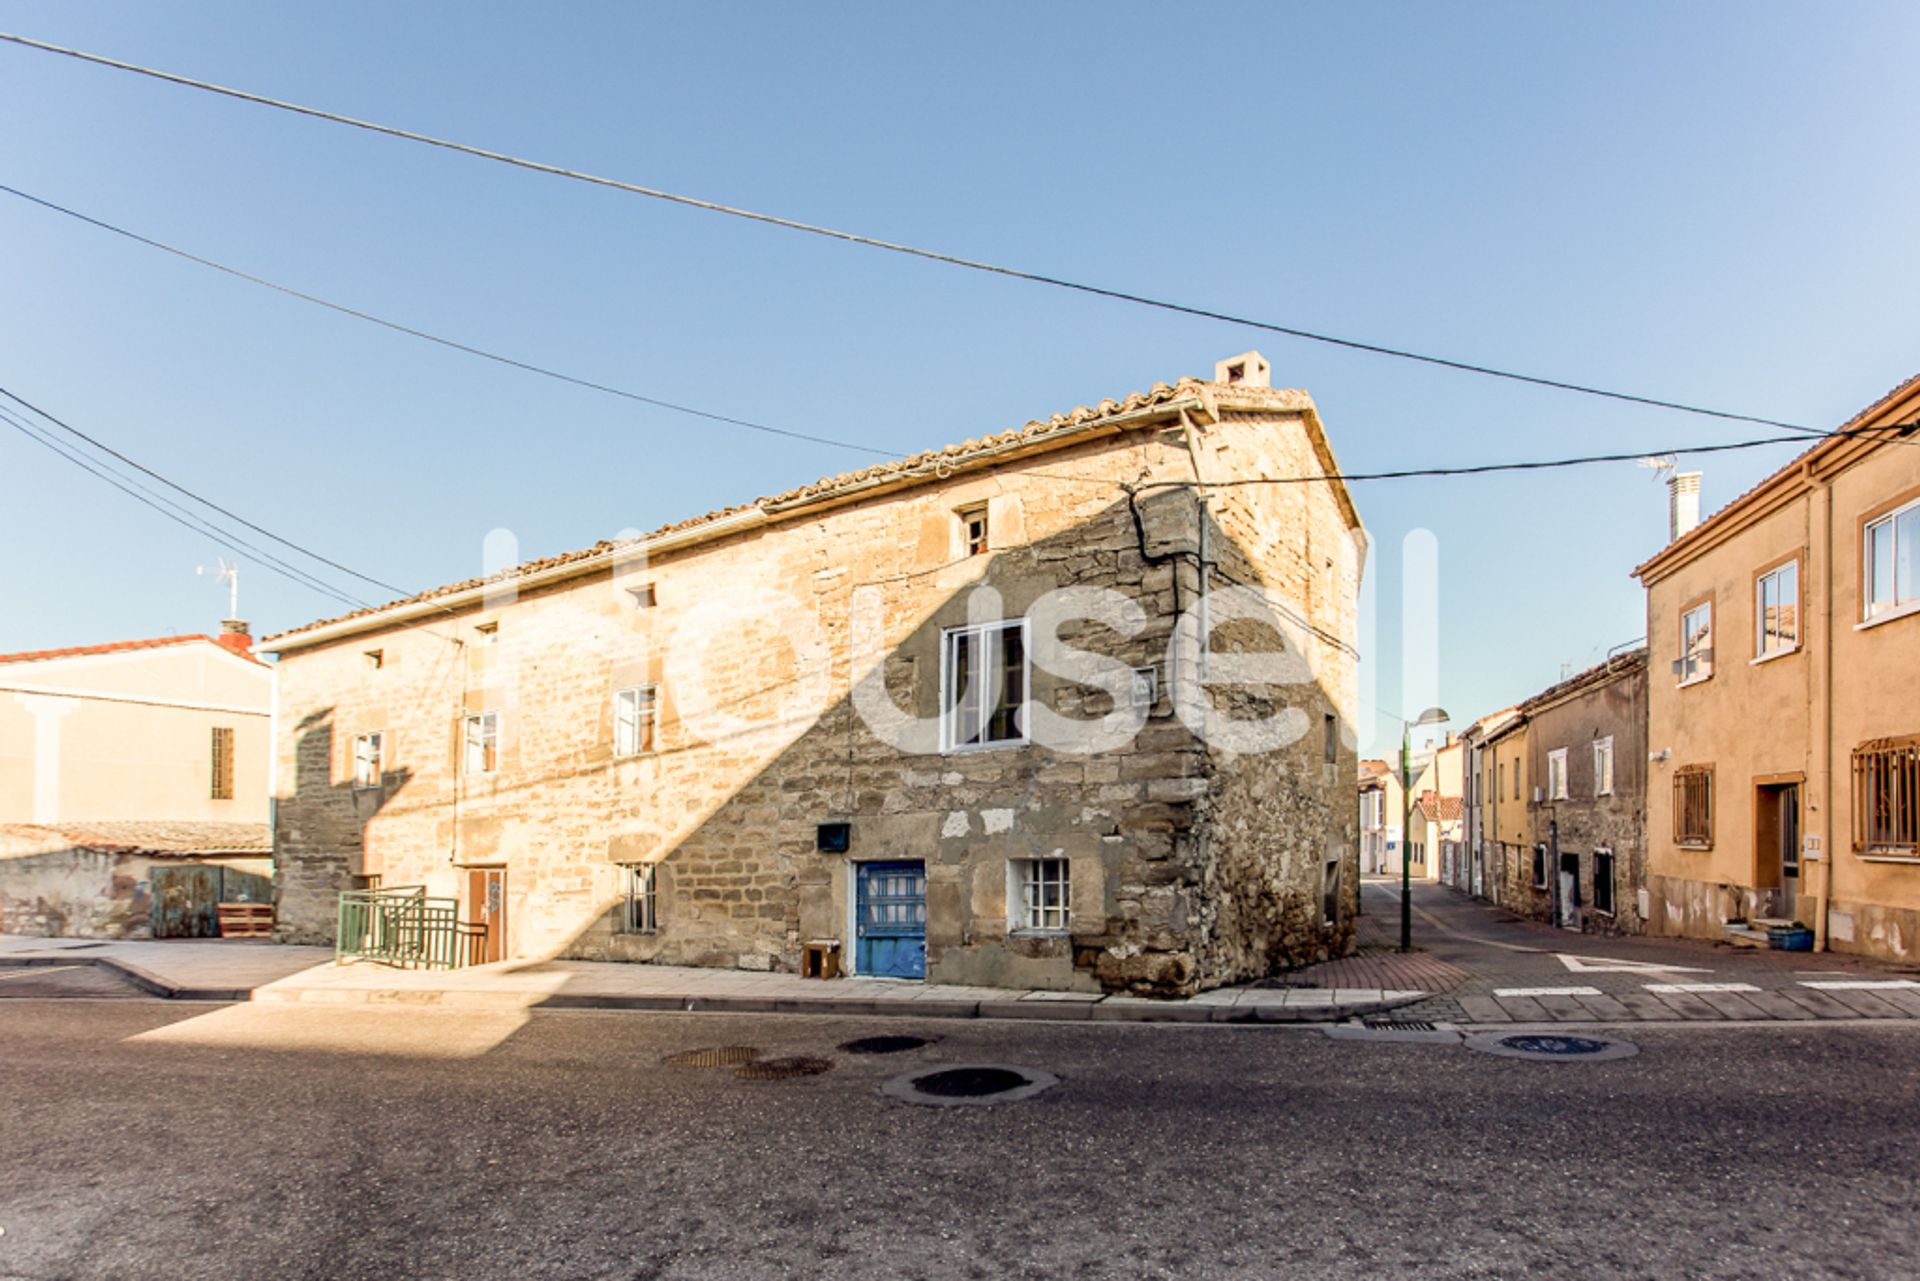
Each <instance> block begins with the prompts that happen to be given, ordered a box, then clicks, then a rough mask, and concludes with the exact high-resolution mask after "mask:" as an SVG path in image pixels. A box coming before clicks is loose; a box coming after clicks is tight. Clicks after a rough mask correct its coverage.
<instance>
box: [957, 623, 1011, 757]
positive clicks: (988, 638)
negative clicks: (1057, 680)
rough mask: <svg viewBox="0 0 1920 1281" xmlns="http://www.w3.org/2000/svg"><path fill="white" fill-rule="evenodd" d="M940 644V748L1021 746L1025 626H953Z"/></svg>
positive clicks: (997, 624)
mask: <svg viewBox="0 0 1920 1281" xmlns="http://www.w3.org/2000/svg"><path fill="white" fill-rule="evenodd" d="M942 641H943V643H944V645H945V653H944V654H943V655H942V660H943V661H942V666H943V668H944V669H945V671H944V677H945V679H944V680H943V681H942V684H943V686H944V688H943V690H942V691H941V692H942V697H941V704H940V728H941V738H942V743H943V746H944V747H945V749H946V750H948V751H953V750H956V749H965V748H971V747H1003V746H1010V745H1015V744H1019V743H1024V742H1026V741H1027V730H1026V719H1027V717H1026V711H1027V680H1028V671H1027V625H1026V621H1025V620H1024V619H1014V620H1013V621H1011V622H1004V623H983V624H980V625H978V626H974V627H957V628H954V629H953V630H952V631H949V632H947V633H946V634H945V636H944V637H943V638H942Z"/></svg>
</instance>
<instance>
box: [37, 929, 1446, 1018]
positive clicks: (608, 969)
mask: <svg viewBox="0 0 1920 1281" xmlns="http://www.w3.org/2000/svg"><path fill="white" fill-rule="evenodd" d="M76 962H90V963H94V964H101V965H105V966H109V967H111V968H113V969H115V970H119V971H121V972H122V973H125V974H127V975H128V976H129V977H130V978H132V979H133V980H134V982H136V983H138V984H139V985H140V986H141V987H143V988H145V989H146V990H147V991H149V992H152V993H153V994H155V995H157V996H166V997H172V998H174V999H179V1000H219V1001H238V1000H248V999H251V1000H253V1001H259V1002H279V1003H288V1002H301V1003H311V1004H315V1005H383V1006H388V1007H396V1008H435V1009H447V1010H502V1009H528V1008H544V1009H600V1010H656V1011H658V1010H683V1011H707V1012H717V1011H727V1012H733V1013H762V1014H766V1013H772V1014H835V1015H861V1016H866V1015H885V1014H899V1015H908V1016H912V1017H916V1018H1016V1019H1047V1020H1073V1021H1090V1022H1128V1023H1307V1022H1312V1023H1323V1022H1334V1021H1338V1020H1342V1019H1353V1018H1358V1017H1361V1016H1363V1015H1369V1014H1378V1013H1382V1012H1384V1011H1386V1010H1390V1009H1394V1008H1396V1007H1399V1006H1403V1005H1407V1004H1410V1003H1412V1002H1415V1001H1420V1000H1423V999H1425V998H1426V997H1427V996H1428V995H1429V992H1428V991H1427V990H1425V989H1411V988H1382V987H1379V986H1354V987H1325V986H1323V987H1292V988H1262V987H1254V986H1241V987H1232V988H1220V989H1217V990H1215V991H1211V992H1206V993H1203V994H1202V995H1200V996H1197V997H1193V998H1192V999H1190V1000H1178V1001H1161V1000H1151V999H1148V998H1145V997H1132V996H1102V995H1101V994H1099V993H1095V992H1041V991H1026V990H1020V989H1008V988H990V987H958V986H949V985H944V984H928V983H914V982H901V981H896V980H888V979H835V980H831V981H826V982H822V981H820V980H818V979H802V978H799V977H796V976H794V975H791V974H762V973H754V972H750V971H745V970H718V969H699V968H693V967H688V966H674V965H633V964H623V963H620V962H609V961H501V962H496V963H495V964H492V965H479V966H474V967H471V968H469V969H463V970H395V969H388V968H385V967H382V966H379V965H373V964H369V963H364V962H363V963H356V964H352V965H344V966H337V965H334V964H333V963H332V962H333V953H332V951H331V950H329V949H327V948H316V947H284V946H279V945H275V944H267V943H252V942H240V941H233V942H188V941H177V942H176V941H153V942H123V943H91V942H87V941H85V940H80V939H35V938H22V937H19V936H16V935H0V966H4V965H31V964H55V963H59V964H67V965H71V964H74V963H76Z"/></svg>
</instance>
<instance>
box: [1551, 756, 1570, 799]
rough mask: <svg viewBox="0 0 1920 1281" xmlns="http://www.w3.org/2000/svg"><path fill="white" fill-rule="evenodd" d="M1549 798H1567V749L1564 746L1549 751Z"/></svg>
mask: <svg viewBox="0 0 1920 1281" xmlns="http://www.w3.org/2000/svg"><path fill="white" fill-rule="evenodd" d="M1547 799H1548V800H1552V801H1564V800H1566V799H1567V749H1566V748H1564V747H1556V748H1554V749H1553V750H1552V751H1551V752H1548V753H1547Z"/></svg>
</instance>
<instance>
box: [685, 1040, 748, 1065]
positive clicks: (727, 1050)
mask: <svg viewBox="0 0 1920 1281" xmlns="http://www.w3.org/2000/svg"><path fill="white" fill-rule="evenodd" d="M759 1057H760V1051H759V1050H757V1049H755V1048H754V1047H753V1046H751V1045H710V1046H708V1047H706V1048H705V1049H702V1050H682V1051H681V1052H680V1053H678V1054H669V1055H668V1056H667V1057H666V1060H665V1062H666V1064H667V1066H668V1067H738V1066H739V1065H740V1064H742V1063H751V1062H753V1061H754V1060H755V1059H757V1058H759Z"/></svg>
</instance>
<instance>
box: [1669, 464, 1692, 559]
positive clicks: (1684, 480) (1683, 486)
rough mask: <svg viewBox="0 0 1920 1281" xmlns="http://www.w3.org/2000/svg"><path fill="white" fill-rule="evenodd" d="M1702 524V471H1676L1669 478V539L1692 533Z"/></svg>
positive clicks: (1672, 539)
mask: <svg viewBox="0 0 1920 1281" xmlns="http://www.w3.org/2000/svg"><path fill="white" fill-rule="evenodd" d="M1699 524H1700V473H1699V472H1697V471H1682V472H1675V473H1674V474H1673V475H1671V476H1669V477H1668V478H1667V541H1668V542H1672V541H1674V540H1675V539H1677V538H1679V537H1681V536H1682V535H1684V534H1690V533H1692V532H1693V531H1694V530H1695V529H1696V528H1698V526H1699Z"/></svg>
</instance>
